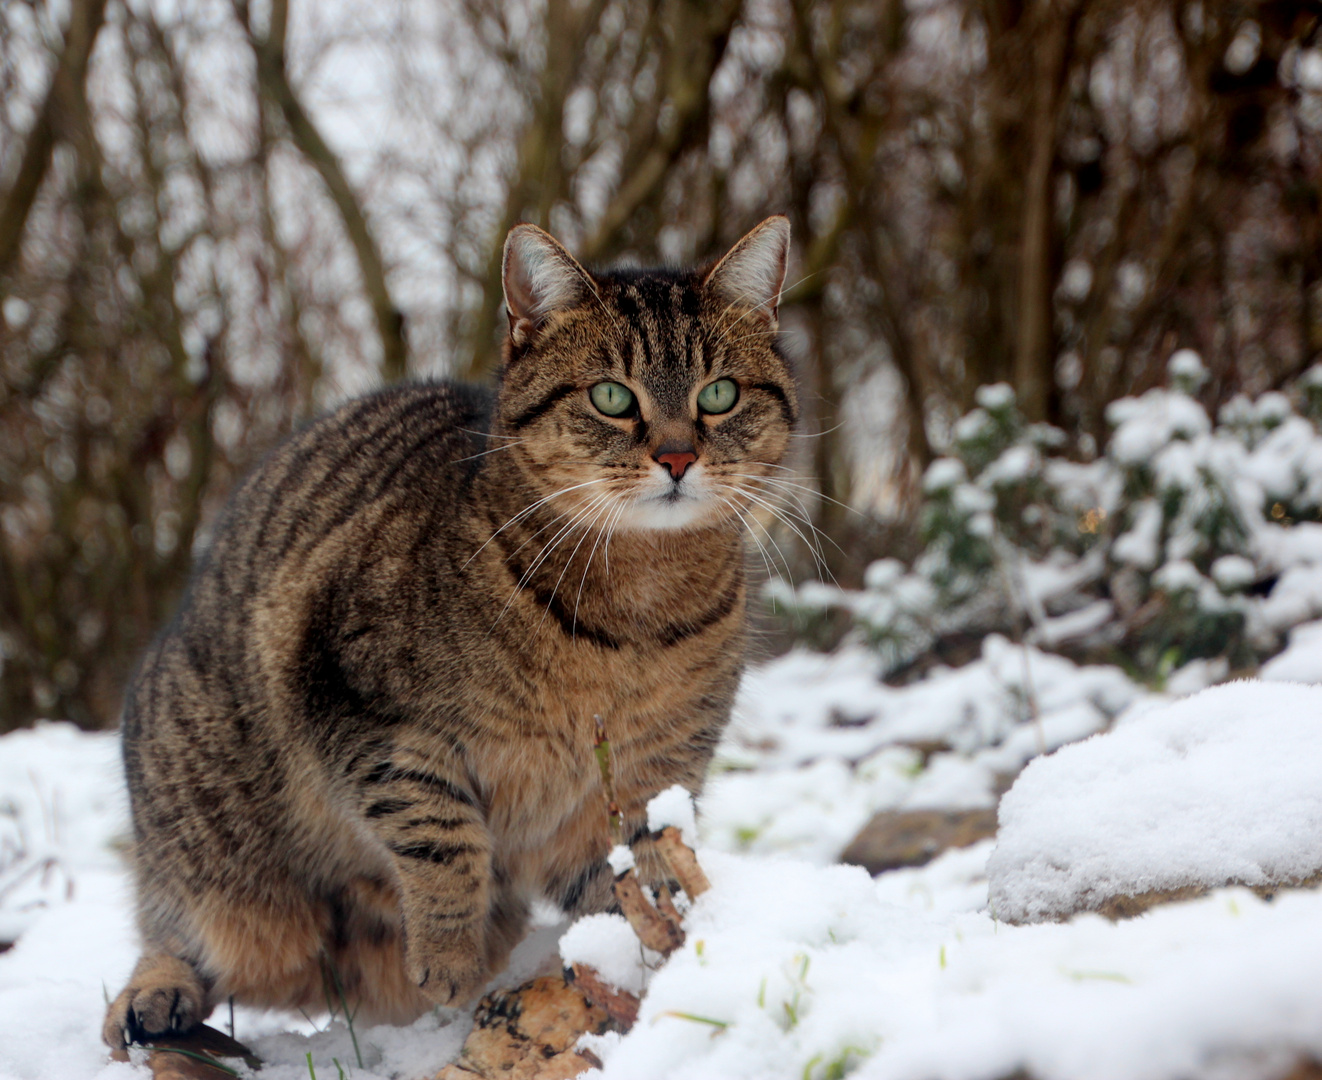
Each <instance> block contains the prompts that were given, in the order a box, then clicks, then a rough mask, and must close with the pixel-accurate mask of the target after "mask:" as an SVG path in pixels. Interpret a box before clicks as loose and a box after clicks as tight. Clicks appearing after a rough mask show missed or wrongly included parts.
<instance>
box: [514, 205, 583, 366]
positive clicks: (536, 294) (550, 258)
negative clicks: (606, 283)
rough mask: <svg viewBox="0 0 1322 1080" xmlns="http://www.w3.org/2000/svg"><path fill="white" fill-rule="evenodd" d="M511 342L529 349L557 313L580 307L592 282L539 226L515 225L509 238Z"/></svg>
mask: <svg viewBox="0 0 1322 1080" xmlns="http://www.w3.org/2000/svg"><path fill="white" fill-rule="evenodd" d="M501 276H502V280H503V282H504V286H505V312H506V314H507V315H508V316H509V320H510V341H511V342H512V343H513V344H514V345H516V346H520V345H526V344H527V343H528V342H529V341H531V340H532V338H533V336H534V335H535V334H536V333H537V331H538V330H540V329H541V328H542V327H543V326H544V325H545V324H546V321H547V319H549V318H550V317H551V315H552V314H554V313H555V312H557V311H566V310H568V309H569V308H572V307H577V306H578V305H579V304H581V303H582V302H583V300H584V299H585V288H586V283H587V281H588V276H587V271H586V270H584V269H583V268H582V267H581V266H579V265H578V263H577V262H575V261H574V257H573V256H572V255H570V254H569V252H567V251H566V250H565V249H564V247H563V246H561V244H560V242H559V241H557V240H556V239H555V238H554V237H553V236H551V234H550V233H547V232H544V231H543V230H541V229H539V228H538V227H537V226H536V225H526V224H525V225H515V226H514V228H512V229H511V230H510V234H509V236H507V237H506V238H505V256H504V261H503V264H502V270H501Z"/></svg>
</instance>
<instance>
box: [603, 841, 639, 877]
mask: <svg viewBox="0 0 1322 1080" xmlns="http://www.w3.org/2000/svg"><path fill="white" fill-rule="evenodd" d="M606 861H607V862H608V863H610V866H611V872H612V873H614V874H617V875H618V874H623V873H625V872H626V871H629V870H632V869H633V868H634V861H633V852H632V851H631V850H630V849H629V848H627V847H625V846H624V845H623V844H616V845H615V846H614V847H613V848H611V849H610V854H609V855H607V856H606Z"/></svg>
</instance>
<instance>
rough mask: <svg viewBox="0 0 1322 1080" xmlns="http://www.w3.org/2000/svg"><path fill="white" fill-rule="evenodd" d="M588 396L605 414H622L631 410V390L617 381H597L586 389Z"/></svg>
mask: <svg viewBox="0 0 1322 1080" xmlns="http://www.w3.org/2000/svg"><path fill="white" fill-rule="evenodd" d="M588 396H589V397H590V398H592V404H593V405H595V406H596V407H597V408H598V409H599V410H600V411H601V412H603V413H605V414H606V415H607V416H624V415H625V414H626V413H628V412H631V411H632V410H633V391H632V390H630V389H629V388H628V387H627V386H621V385H620V384H619V383H617V382H599V383H597V385H596V386H594V387H593V388H592V389H591V390H589V391H588Z"/></svg>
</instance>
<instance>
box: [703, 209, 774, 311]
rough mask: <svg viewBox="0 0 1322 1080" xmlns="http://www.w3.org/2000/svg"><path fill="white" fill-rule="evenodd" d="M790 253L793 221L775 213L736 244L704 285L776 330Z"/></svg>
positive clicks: (716, 266) (732, 304)
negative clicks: (748, 310) (781, 291)
mask: <svg viewBox="0 0 1322 1080" xmlns="http://www.w3.org/2000/svg"><path fill="white" fill-rule="evenodd" d="M789 254H790V219H789V218H787V217H786V216H785V215H784V214H776V215H775V216H774V217H769V218H767V219H766V220H765V221H764V222H762V224H761V225H759V226H757V228H755V229H754V230H753V231H752V232H750V233H748V234H747V235H746V236H745V237H744V238H743V239H742V240H740V241H739V243H737V244H735V246H734V247H732V248H731V249H730V250H729V251H728V252H727V253H726V255H725V258H723V259H722V260H721V261H720V262H718V263H717V264H716V265H715V267H713V268H712V271H711V273H709V274H708V275H707V278H706V280H705V281H703V283H702V284H703V286H704V287H706V288H708V289H711V290H712V291H713V292H715V293H716V295H717V296H719V297H720V298H721V299H722V300H724V301H725V302H726V303H727V304H730V305H731V306H734V307H745V306H746V307H748V308H751V309H752V310H751V313H750V316H749V317H750V318H761V319H762V320H764V321H765V322H766V323H767V324H768V325H769V326H770V327H771V329H773V330H774V329H775V328H776V326H777V325H778V324H779V322H780V290H781V289H782V288H783V287H784V285H785V268H786V266H787V265H788V263H789Z"/></svg>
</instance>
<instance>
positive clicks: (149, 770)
mask: <svg viewBox="0 0 1322 1080" xmlns="http://www.w3.org/2000/svg"><path fill="white" fill-rule="evenodd" d="M788 245H789V222H788V221H787V220H786V219H785V218H783V217H772V218H769V219H767V220H766V221H764V222H763V223H762V224H761V225H759V226H758V227H757V228H756V229H754V230H753V231H752V232H751V233H749V234H748V235H747V236H745V237H744V238H743V239H742V240H741V241H740V242H739V243H738V244H737V245H736V246H735V247H734V248H733V249H731V250H730V252H729V253H728V254H727V255H726V256H725V257H724V258H723V259H722V260H721V261H720V262H719V263H717V264H716V266H715V267H714V268H712V269H711V270H710V271H708V272H705V273H704V272H698V271H687V272H679V271H672V270H645V271H644V270H618V271H615V272H609V273H591V274H590V273H588V272H587V271H586V270H585V269H583V267H581V266H580V265H579V264H578V263H577V262H575V261H574V259H573V258H572V257H571V256H570V255H569V253H568V252H567V251H566V250H565V249H564V248H563V247H562V246H561V245H560V244H559V243H557V242H556V241H555V240H554V239H552V238H551V237H550V236H549V235H547V234H546V233H544V232H542V231H541V230H540V229H537V228H535V227H533V226H531V225H519V226H517V227H516V228H514V229H513V230H512V231H511V233H510V234H509V237H508V239H507V240H506V244H505V257H504V286H505V303H506V308H507V311H508V316H509V335H508V339H507V342H506V345H505V350H504V363H503V370H502V376H501V381H500V386H499V389H498V390H497V391H496V392H495V393H494V394H492V393H490V392H488V391H485V390H481V389H477V388H473V387H467V386H460V385H455V384H451V383H436V384H430V385H411V386H401V387H396V388H393V389H388V390H384V391H382V392H380V393H376V394H374V395H371V396H369V397H365V398H362V399H360V400H357V401H351V402H350V403H348V404H347V405H344V406H343V407H341V408H340V409H338V410H337V411H336V412H334V413H333V414H331V415H329V416H327V417H325V418H323V419H321V420H319V421H317V422H315V423H313V424H311V425H310V426H309V427H307V428H306V429H305V430H303V431H302V432H301V433H299V434H297V435H295V436H294V437H293V438H291V439H290V440H289V441H288V442H286V443H284V444H283V445H282V446H281V447H279V448H278V449H277V450H276V451H275V452H274V453H273V454H272V455H271V456H270V457H269V458H268V459H267V460H266V462H265V463H264V464H263V465H262V466H261V467H260V468H259V469H258V470H257V471H256V472H255V473H254V474H253V475H252V476H250V477H249V478H248V479H247V480H246V481H245V482H244V483H243V484H242V485H241V486H240V487H239V489H238V491H237V493H236V494H235V496H234V498H233V500H232V501H231V503H230V505H229V507H228V509H227V510H226V512H225V513H224V515H223V517H222V519H221V521H220V523H219V524H218V526H217V528H216V531H215V538H214V540H213V542H212V543H211V545H210V547H209V549H208V550H207V552H206V554H205V555H204V556H203V557H202V559H201V561H200V563H199V565H198V567H197V568H196V571H195V574H194V576H193V579H192V582H191V584H190V586H189V589H188V592H187V595H186V596H185V598H184V601H183V604H182V607H181V610H180V612H179V614H178V616H177V617H176V618H175V619H174V621H173V622H172V623H171V624H170V626H169V627H168V628H167V629H166V630H165V632H164V633H163V634H162V635H161V636H160V638H159V639H158V640H157V641H156V642H155V643H154V644H153V645H152V647H151V648H150V650H149V651H148V652H147V654H146V656H145V658H144V659H143V661H142V664H141V667H140V669H139V671H138V672H137V674H136V676H135V677H134V680H133V682H132V685H131V687H130V688H129V691H128V694H127V697H126V705H125V712H124V720H123V737H124V762H125V767H126V770H127V774H128V786H129V793H130V797H131V802H132V816H133V830H134V843H133V863H134V871H135V875H136V881H137V907H138V922H139V928H140V931H141V935H142V940H143V955H142V957H141V959H140V960H139V961H138V964H137V967H136V968H135V969H134V971H133V974H132V976H131V978H130V979H129V985H128V987H127V988H126V989H125V990H124V991H123V992H122V993H121V994H120V995H119V996H118V997H117V998H116V999H115V1001H114V1002H113V1004H111V1006H110V1008H109V1012H108V1014H107V1017H106V1021H105V1028H104V1035H105V1039H106V1041H107V1042H108V1043H110V1044H111V1045H112V1046H114V1047H121V1046H123V1045H124V1044H125V1043H126V1042H131V1041H140V1040H144V1039H148V1038H150V1037H152V1036H156V1035H160V1034H161V1033H164V1032H169V1031H181V1030H186V1029H188V1028H190V1027H192V1026H193V1025H195V1024H197V1023H199V1022H201V1021H202V1020H203V1019H205V1018H206V1017H207V1015H208V1014H209V1013H210V1012H211V1010H212V1008H213V1007H214V1006H215V1004H216V1003H217V1002H219V1001H222V1000H224V999H226V998H230V997H232V998H233V999H234V1000H236V1001H239V1002H246V1003H250V1004H254V1005H259V1006H272V1007H281V1008H289V1009H297V1008H303V1009H313V1010H319V1009H323V1008H325V1007H326V1005H327V1004H328V1001H338V1000H339V996H340V994H341V993H342V994H343V995H344V998H345V999H346V1000H347V1002H348V1003H349V1007H350V1008H351V1009H357V1010H358V1015H360V1016H361V1017H363V1018H364V1019H371V1020H375V1021H386V1022H405V1021H408V1020H410V1019H412V1018H414V1017H416V1016H418V1015H419V1014H420V1013H422V1012H423V1011H424V1010H426V1009H428V1008H430V1007H432V1006H434V1005H437V1004H441V1005H445V1004H460V1003H463V1002H466V1001H468V1000H470V999H471V998H472V997H473V996H474V995H475V994H476V993H477V991H479V990H480V989H481V987H482V986H483V984H484V983H486V982H487V981H488V980H489V979H490V978H491V976H492V975H493V974H495V973H497V972H498V971H499V970H500V969H501V968H502V967H503V965H504V964H505V961H506V959H507V957H508V955H509V952H510V949H511V948H512V947H513V945H514V944H515V943H517V941H518V940H519V939H520V937H521V936H522V935H523V933H524V930H525V925H526V921H527V917H528V912H529V905H530V902H531V901H532V900H534V899H535V898H537V897H539V896H540V897H545V898H548V899H550V900H552V901H553V902H555V903H558V904H559V905H561V906H562V907H564V908H565V909H566V910H567V911H569V912H571V913H578V912H587V911H593V910H600V909H601V908H603V907H604V906H606V905H607V904H608V903H609V902H610V884H611V874H610V871H609V868H608V865H607V863H606V861H605V856H606V854H607V852H608V849H609V846H610V839H609V831H608V823H607V812H606V803H605V800H604V798H603V791H602V781H601V776H600V773H599V770H598V766H597V764H596V761H595V757H594V751H593V747H594V741H595V736H596V731H597V724H598V721H597V719H596V718H598V717H600V718H601V723H602V724H603V725H604V729H605V733H606V735H607V737H608V738H609V740H610V744H611V747H612V754H613V759H614V777H615V785H616V792H615V794H616V798H617V801H618V803H619V805H620V807H621V810H622V813H623V820H624V823H625V835H626V836H627V837H628V838H630V839H632V840H634V841H641V844H640V852H641V854H640V866H641V868H642V870H643V871H644V873H645V874H650V875H651V876H652V877H653V878H654V879H655V878H659V877H660V873H659V864H658V862H657V860H656V858H655V855H654V854H652V853H649V852H648V850H647V844H646V840H645V833H646V821H645V816H646V815H645V807H646V803H647V801H648V799H650V798H651V797H652V796H653V795H654V794H656V793H657V792H658V791H661V790H663V789H665V788H667V787H669V786H670V785H672V784H676V783H679V784H682V785H684V786H685V787H687V788H688V789H689V790H691V791H693V792H695V793H696V792H697V791H698V790H699V789H700V787H701V785H702V782H703V774H704V771H705V769H706V767H707V764H708V761H709V759H710V757H711V754H712V750H713V748H714V746H715V744H716V742H717V739H718V738H719V737H720V734H721V730H722V728H723V727H724V726H725V724H726V722H727V720H728V719H729V715H730V708H731V701H732V699H733V697H734V694H735V688H736V684H737V682H738V680H739V675H740V669H741V666H742V662H743V654H744V637H745V627H744V621H745V612H744V607H745V584H744V573H743V566H744V552H743V541H744V533H743V525H744V524H745V523H746V522H747V519H748V516H749V514H750V512H752V511H754V510H755V509H756V508H757V506H758V505H764V504H765V503H766V502H767V500H768V495H767V492H768V491H769V490H770V488H768V487H764V486H763V485H764V483H766V482H767V480H768V479H769V478H770V477H773V476H774V475H775V473H774V472H773V470H775V469H777V468H779V467H780V466H779V465H778V463H779V461H780V460H781V457H782V455H783V454H784V452H785V449H786V446H787V444H788V438H789V434H790V429H791V427H792V425H793V424H794V422H795V409H796V405H795V393H794V388H793V385H792V382H791V378H790V375H789V372H788V370H787V367H786V364H785V362H784V360H783V358H782V357H781V355H780V354H779V352H778V351H777V348H776V344H775V341H776V334H775V331H776V325H777V303H778V300H779V295H780V290H781V288H782V285H783V282H784V275H785V263H786V256H787V252H788ZM332 987H333V988H332Z"/></svg>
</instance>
